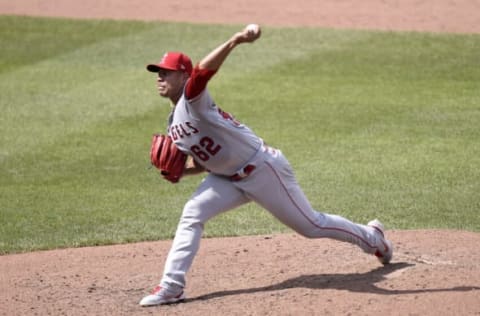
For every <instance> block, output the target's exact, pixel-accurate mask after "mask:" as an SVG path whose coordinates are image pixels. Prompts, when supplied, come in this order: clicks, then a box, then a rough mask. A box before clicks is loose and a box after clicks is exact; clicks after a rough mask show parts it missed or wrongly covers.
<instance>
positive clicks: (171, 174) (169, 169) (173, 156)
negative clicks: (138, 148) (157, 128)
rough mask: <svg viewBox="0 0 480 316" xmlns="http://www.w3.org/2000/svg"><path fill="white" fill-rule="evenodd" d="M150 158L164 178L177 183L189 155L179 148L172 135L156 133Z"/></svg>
mask: <svg viewBox="0 0 480 316" xmlns="http://www.w3.org/2000/svg"><path fill="white" fill-rule="evenodd" d="M150 160H151V162H152V165H154V166H155V167H156V168H157V169H159V170H160V173H161V174H162V176H163V178H164V179H166V180H168V181H170V182H172V183H177V182H178V181H179V180H180V178H181V177H182V175H183V171H184V169H185V162H186V161H187V155H186V154H185V153H183V152H182V151H180V149H178V147H177V146H176V145H175V144H174V143H173V141H172V139H171V138H170V136H166V135H160V134H154V135H153V138H152V147H151V149H150Z"/></svg>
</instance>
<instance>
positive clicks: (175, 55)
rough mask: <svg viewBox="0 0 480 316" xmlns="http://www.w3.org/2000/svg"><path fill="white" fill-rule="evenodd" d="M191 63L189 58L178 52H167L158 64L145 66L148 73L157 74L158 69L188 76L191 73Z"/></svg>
mask: <svg viewBox="0 0 480 316" xmlns="http://www.w3.org/2000/svg"><path fill="white" fill-rule="evenodd" d="M192 68H193V67H192V61H191V59H190V57H188V56H187V55H185V54H183V53H179V52H167V53H165V55H163V57H162V60H160V61H159V62H158V64H149V65H147V70H148V71H150V72H158V71H159V70H160V69H169V70H179V71H185V72H186V73H188V74H189V75H190V74H191V73H192Z"/></svg>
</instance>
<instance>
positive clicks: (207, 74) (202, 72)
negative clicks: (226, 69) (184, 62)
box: [185, 65, 217, 100]
mask: <svg viewBox="0 0 480 316" xmlns="http://www.w3.org/2000/svg"><path fill="white" fill-rule="evenodd" d="M216 72H217V71H216V70H209V69H200V68H199V67H198V65H196V66H195V67H194V68H193V71H192V74H191V75H190V79H189V80H188V82H187V85H186V87H185V97H186V99H187V100H192V99H194V98H196V97H197V96H199V95H200V93H202V91H203V90H205V88H206V87H207V83H208V81H209V80H210V79H211V78H212V77H213V75H215V73H216Z"/></svg>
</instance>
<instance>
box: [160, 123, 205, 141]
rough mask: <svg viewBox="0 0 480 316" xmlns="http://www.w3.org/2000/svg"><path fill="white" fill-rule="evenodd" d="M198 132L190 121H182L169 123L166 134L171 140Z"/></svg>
mask: <svg viewBox="0 0 480 316" xmlns="http://www.w3.org/2000/svg"><path fill="white" fill-rule="evenodd" d="M198 132H200V131H199V130H198V128H196V127H195V126H193V124H192V123H191V122H184V123H180V124H175V125H171V126H170V127H169V129H168V134H169V135H170V137H172V139H173V140H177V139H179V138H184V137H188V136H190V135H192V134H197V133H198Z"/></svg>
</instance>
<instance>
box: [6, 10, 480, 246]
mask: <svg viewBox="0 0 480 316" xmlns="http://www.w3.org/2000/svg"><path fill="white" fill-rule="evenodd" d="M237 29H238V27H236V26H222V27H219V26H218V25H194V24H176V23H153V22H149V23H146V22H145V23H144V22H123V21H88V20H74V21H72V20H63V19H45V18H28V17H9V16H0V41H1V43H2V49H1V50H0V93H1V99H0V107H1V113H2V114H1V116H0V253H11V252H23V251H30V250H36V249H49V248H56V247H71V246H84V245H99V244H109V243H123V242H133V241H140V240H156V239H162V238H171V237H172V236H173V234H174V231H175V228H176V227H175V226H176V223H177V220H178V217H179V215H180V212H181V210H182V207H183V204H184V203H185V201H186V200H187V199H188V197H189V196H190V194H191V193H192V192H193V190H194V189H195V187H196V185H197V184H198V182H199V181H200V178H199V177H192V178H185V179H184V180H182V182H181V183H180V184H178V185H170V184H169V183H167V182H164V181H163V180H162V179H161V178H159V177H158V176H157V175H156V173H155V171H154V170H153V169H147V167H148V165H149V163H148V158H149V157H148V152H149V149H150V148H149V146H150V137H151V134H152V133H153V132H158V131H160V132H162V131H163V130H164V128H165V118H166V116H167V114H168V111H169V105H168V102H166V101H165V100H162V99H161V98H159V97H158V96H157V92H156V89H155V79H154V76H153V75H152V74H149V73H147V72H146V71H145V68H144V67H145V64H147V63H149V62H152V61H156V60H158V59H159V57H160V56H161V55H162V54H163V52H164V51H166V50H182V51H185V52H187V53H189V54H190V55H191V57H192V59H194V60H198V59H199V58H201V57H202V56H203V55H204V54H206V53H208V52H209V51H210V49H212V48H214V47H215V46H216V45H218V44H219V43H221V42H222V41H223V40H225V39H226V38H227V37H228V36H230V34H231V33H232V32H234V31H236V30H237ZM479 51H480V36H478V35H448V34H444V35H440V34H426V33H401V32H398V33H395V32H368V31H334V30H325V29H301V28H299V29H293V28H285V29H280V28H265V29H264V32H263V38H262V39H261V40H260V41H258V42H257V43H255V44H253V45H244V46H241V47H238V48H237V50H236V51H235V52H234V53H233V54H232V55H231V56H230V58H229V60H227V62H226V63H225V65H224V68H223V69H222V70H221V71H220V73H218V74H217V76H216V77H215V78H214V79H213V80H212V82H211V83H210V90H211V92H212V94H213V95H214V96H215V99H216V101H217V103H218V104H219V105H220V106H221V107H222V108H224V109H225V110H228V111H230V112H233V113H234V114H235V115H236V116H237V118H239V119H240V120H241V121H243V122H245V123H247V124H248V125H249V126H251V127H252V128H253V129H254V130H255V131H257V133H258V134H259V135H260V136H262V137H263V138H264V139H265V140H266V141H267V142H269V143H270V144H272V145H274V146H278V147H279V148H281V149H282V151H283V152H284V153H285V154H286V155H287V157H288V158H289V160H290V162H291V163H292V165H293V166H294V168H295V171H296V174H297V177H298V180H299V182H300V183H301V184H302V187H303V188H304V190H305V192H306V194H307V196H308V197H309V198H310V200H311V202H312V204H313V205H314V206H315V207H316V208H317V209H318V210H321V211H327V212H331V213H337V214H341V215H343V216H346V217H348V218H350V219H352V220H354V221H359V222H365V221H367V220H369V219H371V218H373V217H379V218H380V219H382V221H383V222H384V223H385V224H386V225H387V226H388V227H389V228H395V229H411V228H450V229H465V230H471V231H480V218H479V215H478V211H479V209H480V195H479V193H478V192H480V141H479V140H480V128H479V126H480V58H479V57H478V52H479ZM285 231H288V229H287V228H285V227H283V226H281V225H280V224H279V223H278V222H276V221H275V220H274V219H272V217H271V216H270V215H269V214H268V213H267V212H265V211H263V210H262V209H260V208H259V207H257V206H256V205H254V204H249V205H247V206H245V207H242V208H240V209H238V210H236V211H233V212H229V213H227V214H224V215H221V216H219V217H217V218H215V219H213V220H212V221H211V222H209V223H208V225H207V226H206V231H205V235H206V236H208V237H211V236H227V235H247V234H266V233H276V232H285Z"/></svg>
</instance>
